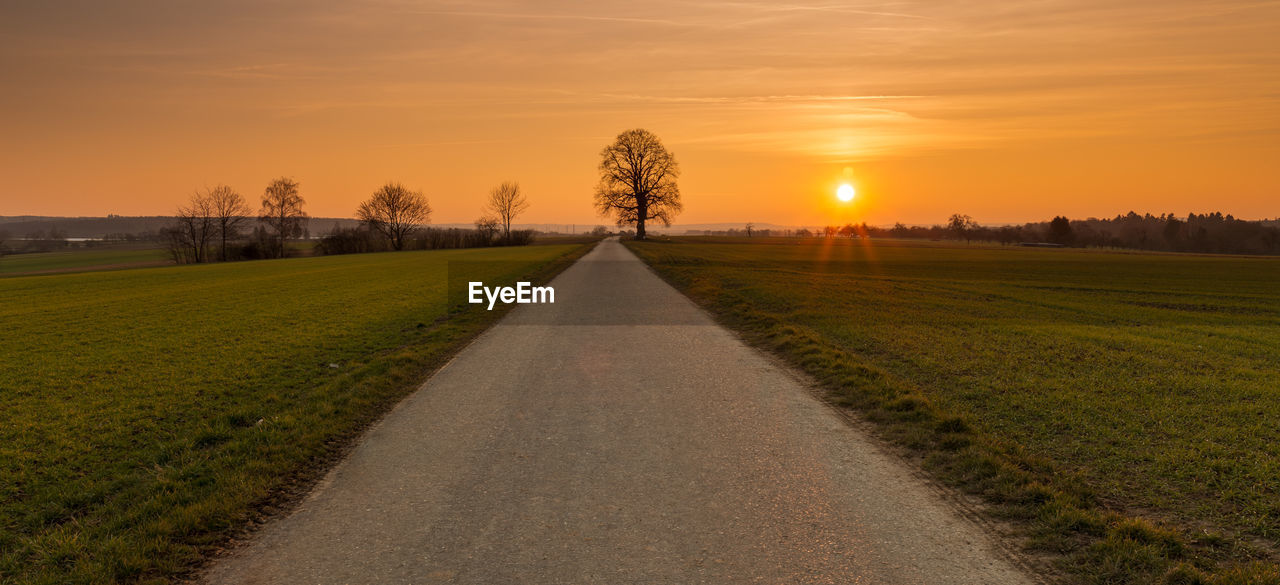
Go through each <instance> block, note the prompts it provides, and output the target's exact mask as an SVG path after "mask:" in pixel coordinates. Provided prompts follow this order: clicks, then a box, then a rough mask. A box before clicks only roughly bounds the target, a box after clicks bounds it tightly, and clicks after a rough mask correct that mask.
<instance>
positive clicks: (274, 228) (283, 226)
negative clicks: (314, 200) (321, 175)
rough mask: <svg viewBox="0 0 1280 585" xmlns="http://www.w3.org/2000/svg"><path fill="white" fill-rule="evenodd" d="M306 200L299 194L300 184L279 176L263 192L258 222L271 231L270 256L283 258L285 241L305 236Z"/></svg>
mask: <svg viewBox="0 0 1280 585" xmlns="http://www.w3.org/2000/svg"><path fill="white" fill-rule="evenodd" d="M305 203H306V200H304V199H303V198H302V196H301V195H299V194H298V182H297V181H295V180H293V179H290V178H287V177H280V178H279V179H276V180H274V181H271V184H269V185H267V189H266V190H265V191H263V193H262V208H261V209H259V210H258V220H259V221H261V222H262V223H264V224H266V226H267V228H268V229H270V230H271V232H272V233H271V234H270V236H271V248H272V250H271V253H272V255H273V256H275V257H277V258H283V257H284V253H285V242H286V241H287V240H288V239H289V238H296V237H299V236H301V235H302V229H303V227H304V225H305V223H306V221H307V214H306V212H305V211H303V210H302V206H303V205H304V204H305Z"/></svg>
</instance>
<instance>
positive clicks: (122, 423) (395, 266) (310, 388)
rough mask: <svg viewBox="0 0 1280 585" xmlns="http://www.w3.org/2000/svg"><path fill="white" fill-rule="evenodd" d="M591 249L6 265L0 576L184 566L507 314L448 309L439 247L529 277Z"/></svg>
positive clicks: (131, 578) (173, 575) (151, 573)
mask: <svg viewBox="0 0 1280 585" xmlns="http://www.w3.org/2000/svg"><path fill="white" fill-rule="evenodd" d="M589 248H590V246H589V245H581V244H579V245H564V246H536V247H534V246H530V247H520V248H489V249H473V250H449V251H430V252H395V253H382V254H360V255H352V256H332V257H317V258H299V259H291V260H268V261H253V262H235V263H227V264H212V265H198V266H180V267H170V268H154V269H147V270H127V271H113V272H95V273H81V274H67V275H55V276H39V277H13V278H5V279H2V280H0V298H3V299H4V302H3V304H0V332H2V333H0V582H3V583H6V584H7V583H14V584H17V583H21V584H68V583H117V582H124V583H134V582H137V583H167V582H172V581H173V580H175V579H180V578H182V577H183V576H184V575H187V574H189V572H190V571H191V570H192V568H193V567H195V566H196V565H198V563H199V562H201V560H202V559H203V558H205V557H206V556H207V555H208V554H210V553H211V552H213V551H215V550H216V549H217V548H218V547H219V546H221V545H222V544H223V543H225V542H226V540H227V539H228V538H229V537H230V536H231V535H233V534H234V533H236V532H237V531H239V530H241V529H243V527H245V526H246V525H247V524H248V523H250V522H251V521H252V520H254V519H256V518H258V517H260V516H261V515H263V514H264V513H265V512H266V511H267V510H269V508H271V507H273V506H276V505H279V504H281V503H283V502H287V501H288V498H289V497H290V496H289V494H290V493H291V492H296V491H297V490H298V489H299V487H305V485H307V484H308V482H310V481H312V480H314V479H316V478H318V477H319V474H320V473H321V471H322V469H323V467H325V465H326V464H327V463H328V462H329V461H331V460H333V459H334V458H335V457H336V456H337V455H339V454H340V453H341V452H342V450H343V449H344V448H345V446H346V445H347V444H348V443H349V442H350V440H351V439H352V438H353V437H355V436H356V435H357V434H358V433H359V432H360V431H361V430H362V429H363V428H364V427H365V426H367V425H368V424H369V423H370V422H372V421H374V420H376V419H377V418H378V417H379V416H380V415H381V414H382V413H383V412H385V411H386V410H387V409H388V408H390V407H391V406H392V405H394V404H395V403H396V402H397V401H398V400H399V399H400V398H402V397H403V396H405V395H407V394H408V393H410V392H411V391H412V390H413V389H414V388H416V387H417V385H418V384H419V383H421V381H422V380H423V379H424V378H425V377H426V376H427V374H428V373H429V372H430V371H432V370H433V369H434V368H435V367H437V366H438V365H439V364H441V363H443V360H444V359H446V358H447V357H448V355H449V354H450V353H451V352H453V351H454V350H456V349H457V348H459V347H460V346H461V345H462V344H463V343H465V342H466V341H467V340H469V339H470V338H472V337H474V336H475V335H476V334H478V333H479V332H480V331H482V330H483V329H484V328H485V327H486V326H487V325H489V324H490V323H492V322H493V321H494V320H496V319H497V318H498V317H500V316H501V315H502V314H503V311H501V310H494V311H491V312H490V311H483V310H474V309H472V310H462V311H458V310H456V309H455V310H453V311H452V312H451V313H450V314H449V316H448V317H447V318H446V311H447V310H448V308H447V307H446V301H445V290H446V271H447V266H448V264H449V263H450V262H459V261H462V262H469V263H470V266H471V267H472V270H473V271H478V272H477V273H476V274H475V276H477V277H484V278H492V279H494V280H504V279H515V278H517V277H519V278H520V279H527V280H534V281H541V280H544V279H547V278H549V277H550V276H551V275H552V274H554V273H555V272H558V271H559V270H560V269H561V268H563V267H565V266H567V265H568V264H569V263H571V261H572V260H574V259H576V258H577V257H579V256H580V255H581V254H583V253H585V252H586V250H587V249H589ZM485 266H491V267H492V271H493V274H488V275H486V274H480V273H479V272H482V271H484V270H485V268H484V267H485Z"/></svg>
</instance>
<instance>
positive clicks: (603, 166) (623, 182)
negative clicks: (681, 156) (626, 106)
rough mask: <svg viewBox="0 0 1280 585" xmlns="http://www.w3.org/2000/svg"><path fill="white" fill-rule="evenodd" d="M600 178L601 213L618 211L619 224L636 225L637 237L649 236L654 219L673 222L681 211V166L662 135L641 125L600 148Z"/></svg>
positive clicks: (598, 204)
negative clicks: (647, 226)
mask: <svg viewBox="0 0 1280 585" xmlns="http://www.w3.org/2000/svg"><path fill="white" fill-rule="evenodd" d="M600 159H601V160H600V182H599V183H598V184H597V185H596V192H595V204H596V209H597V210H598V211H599V212H600V214H601V215H604V216H608V215H615V216H616V218H617V224H618V225H619V226H622V225H635V226H636V239H637V240H643V239H644V238H645V229H644V226H645V222H646V221H648V220H651V219H655V220H658V221H661V222H662V224H663V225H667V226H669V225H671V219H672V218H673V217H675V215H676V214H678V213H680V211H681V210H682V209H683V206H681V204H680V188H679V187H678V186H676V178H678V177H679V176H680V167H679V165H678V164H676V159H675V157H674V156H672V154H671V153H670V152H669V151H667V149H666V147H664V146H662V142H661V141H660V140H658V137H657V136H656V135H654V134H653V133H652V132H649V131H648V130H644V129H640V128H637V129H635V130H627V131H626V132H623V133H622V134H619V135H618V138H617V139H616V140H615V141H614V143H613V144H610V145H609V146H607V147H605V149H604V150H602V151H601V152H600Z"/></svg>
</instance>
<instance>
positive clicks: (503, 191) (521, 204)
mask: <svg viewBox="0 0 1280 585" xmlns="http://www.w3.org/2000/svg"><path fill="white" fill-rule="evenodd" d="M486 208H487V211H489V212H490V213H492V214H493V215H494V217H496V218H497V219H498V222H499V223H501V224H502V233H503V239H505V240H506V241H507V242H508V243H509V242H510V241H511V220H513V219H515V218H516V216H518V215H520V214H521V213H524V212H525V210H526V209H529V200H528V199H527V198H525V196H524V194H523V193H521V192H520V184H519V183H517V182H515V181H504V182H503V183H502V184H501V185H498V186H497V187H494V188H493V190H492V191H490V192H489V204H488V205H487V206H486Z"/></svg>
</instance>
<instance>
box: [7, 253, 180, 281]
mask: <svg viewBox="0 0 1280 585" xmlns="http://www.w3.org/2000/svg"><path fill="white" fill-rule="evenodd" d="M171 263H172V260H171V259H170V258H169V253H168V252H167V251H166V250H163V249H161V248H132V247H125V248H108V249H79V250H66V251H62V252H38V253H33V254H11V255H7V256H3V257H0V276H4V275H18V274H40V273H62V272H83V271H88V270H119V269H122V268H137V267H140V266H162V265H165V264H171Z"/></svg>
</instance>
